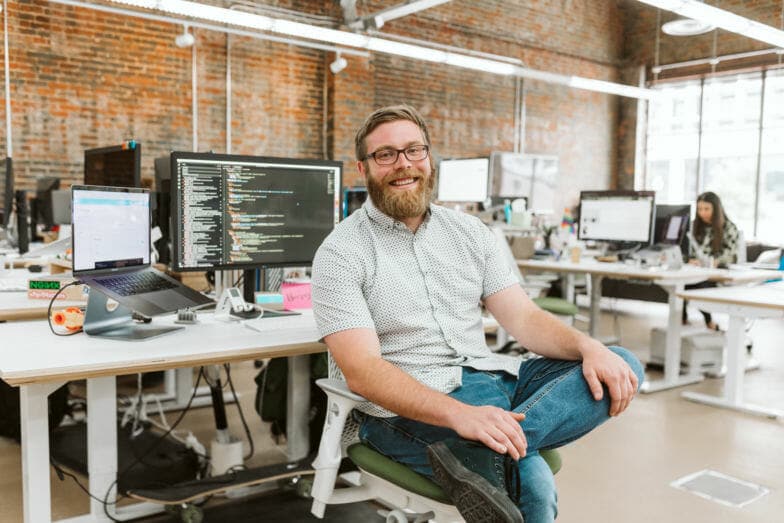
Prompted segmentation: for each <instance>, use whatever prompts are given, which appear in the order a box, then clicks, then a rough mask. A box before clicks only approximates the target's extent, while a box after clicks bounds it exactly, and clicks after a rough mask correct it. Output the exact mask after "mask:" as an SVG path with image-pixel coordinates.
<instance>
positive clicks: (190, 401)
mask: <svg viewBox="0 0 784 523" xmlns="http://www.w3.org/2000/svg"><path fill="white" fill-rule="evenodd" d="M203 373H204V368H203V367H202V368H200V369H199V375H198V376H197V378H196V383H195V384H194V386H193V392H192V393H191V397H190V398H189V399H188V403H187V404H186V405H185V408H184V409H183V411H182V412H181V413H180V415H179V416H178V417H177V419H176V420H175V421H174V424H173V425H172V426H171V428H170V429H169V430H167V431H166V432H164V433H163V434H162V435H161V436H160V437H159V438H158V439H157V440H156V441H155V443H153V444H152V445H150V447H149V448H148V449H147V450H146V451H145V452H144V453H143V454H142V455H141V456H138V457H136V458H135V459H134V460H133V462H132V463H130V464H129V465H128V466H126V467H125V468H124V469H123V470H122V471H120V472H118V474H117V478H115V480H114V481H112V483H111V485H109V488H108V489H106V494H105V495H104V497H103V499H102V500H100V502H101V503H102V504H103V512H104V514H105V515H106V517H107V518H109V519H110V520H112V521H118V522H119V521H121V520H119V519H116V518H114V517H112V515H111V514H109V505H116V504H117V502H118V501H119V500H121V499H123V498H127V497H128V496H126V495H125V494H120V495H118V496H117V498H116V499H115V501H114V502H112V503H110V502H109V496H110V495H111V493H112V489H113V488H114V487H115V485H117V482H118V481H119V480H120V478H121V477H122V476H123V475H124V474H126V473H127V472H128V471H129V470H130V469H131V468H132V467H133V466H134V465H136V464H137V463H142V462H143V460H144V458H146V457H147V456H148V455H149V454H150V453H151V452H152V451H153V450H155V448H156V447H157V446H158V445H159V444H160V443H161V442H163V440H164V439H166V437H167V436H168V435H169V434H170V433H171V432H172V431H173V430H174V429H175V428H177V425H179V424H180V422H181V421H182V420H183V418H184V417H185V415H186V414H187V413H188V411H189V410H190V408H191V405H192V404H193V400H194V398H195V397H196V393H197V391H198V388H199V384H200V383H201V379H202V375H203ZM91 496H92V495H91ZM93 499H96V498H94V497H93Z"/></svg>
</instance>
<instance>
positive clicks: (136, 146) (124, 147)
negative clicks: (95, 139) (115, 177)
mask: <svg viewBox="0 0 784 523" xmlns="http://www.w3.org/2000/svg"><path fill="white" fill-rule="evenodd" d="M131 143H133V145H132V146H131ZM129 150H130V151H133V163H134V169H133V186H132V187H136V188H138V187H141V186H142V144H141V143H140V142H138V141H136V140H130V141H128V142H125V143H122V144H119V145H109V146H107V147H96V148H93V149H85V150H84V176H83V179H82V181H83V182H84V185H95V186H101V187H129V186H124V185H105V184H95V183H87V157H88V156H89V155H98V154H106V153H115V152H121V151H129Z"/></svg>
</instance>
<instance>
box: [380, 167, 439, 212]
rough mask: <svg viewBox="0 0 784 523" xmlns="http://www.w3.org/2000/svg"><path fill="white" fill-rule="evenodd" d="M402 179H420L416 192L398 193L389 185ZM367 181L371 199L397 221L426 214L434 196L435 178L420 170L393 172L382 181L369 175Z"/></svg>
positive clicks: (431, 174)
mask: <svg viewBox="0 0 784 523" xmlns="http://www.w3.org/2000/svg"><path fill="white" fill-rule="evenodd" d="M401 178H414V179H418V180H419V184H418V186H417V188H416V190H413V191H396V190H395V189H394V188H393V187H391V186H390V185H389V183H390V182H392V181H394V180H399V179H401ZM366 181H367V189H368V194H369V195H370V199H371V200H372V201H373V204H374V205H375V206H376V207H377V208H378V210H380V211H381V212H383V213H384V214H386V215H387V216H391V217H392V218H394V219H396V220H403V219H404V218H415V217H417V216H422V215H423V214H425V212H426V211H427V208H428V206H429V205H430V197H431V196H432V194H433V187H434V185H435V176H434V175H433V173H432V172H431V173H430V174H426V173H425V172H423V171H421V170H419V169H414V168H411V169H401V170H399V171H394V172H391V173H389V174H387V175H386V176H385V177H384V179H383V180H381V181H378V180H377V179H376V178H374V177H373V176H372V175H371V174H369V173H368V175H367V180H366Z"/></svg>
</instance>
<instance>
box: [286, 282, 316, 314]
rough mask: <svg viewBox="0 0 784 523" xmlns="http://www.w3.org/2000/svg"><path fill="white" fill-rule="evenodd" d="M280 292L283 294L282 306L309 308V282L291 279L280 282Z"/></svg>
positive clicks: (310, 305)
mask: <svg viewBox="0 0 784 523" xmlns="http://www.w3.org/2000/svg"><path fill="white" fill-rule="evenodd" d="M280 293H281V294H282V295H283V308H284V309H286V310H292V309H310V308H311V307H312V304H311V300H310V282H309V281H307V282H302V281H291V282H283V283H281V284H280Z"/></svg>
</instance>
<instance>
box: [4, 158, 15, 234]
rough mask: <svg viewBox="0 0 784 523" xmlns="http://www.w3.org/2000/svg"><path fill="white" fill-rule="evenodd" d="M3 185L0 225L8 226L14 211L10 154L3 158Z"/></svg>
mask: <svg viewBox="0 0 784 523" xmlns="http://www.w3.org/2000/svg"><path fill="white" fill-rule="evenodd" d="M3 176H4V177H5V186H4V188H3V191H4V192H3V194H2V195H1V196H2V198H3V209H2V211H3V219H2V220H0V227H8V226H9V224H10V223H11V215H12V214H13V211H14V199H15V198H14V163H13V160H12V159H11V157H10V156H8V157H6V159H5V174H4V175H3Z"/></svg>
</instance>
